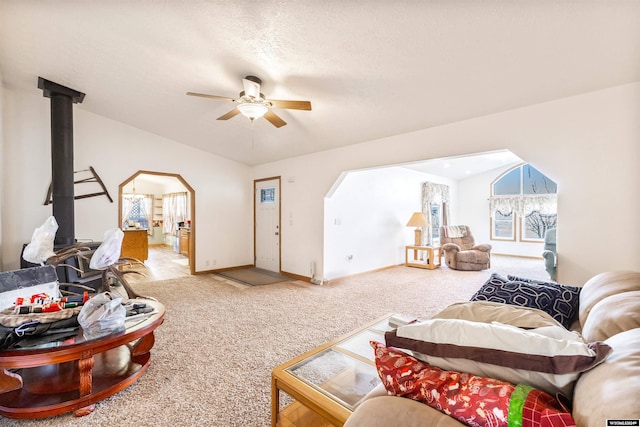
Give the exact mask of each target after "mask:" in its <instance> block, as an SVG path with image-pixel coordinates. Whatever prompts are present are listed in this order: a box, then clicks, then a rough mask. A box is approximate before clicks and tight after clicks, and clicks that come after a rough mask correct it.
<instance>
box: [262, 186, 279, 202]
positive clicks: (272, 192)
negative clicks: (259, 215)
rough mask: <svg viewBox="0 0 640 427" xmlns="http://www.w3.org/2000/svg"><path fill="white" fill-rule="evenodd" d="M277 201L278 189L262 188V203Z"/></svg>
mask: <svg viewBox="0 0 640 427" xmlns="http://www.w3.org/2000/svg"><path fill="white" fill-rule="evenodd" d="M275 201H276V189H275V188H274V187H271V188H261V189H260V203H275Z"/></svg>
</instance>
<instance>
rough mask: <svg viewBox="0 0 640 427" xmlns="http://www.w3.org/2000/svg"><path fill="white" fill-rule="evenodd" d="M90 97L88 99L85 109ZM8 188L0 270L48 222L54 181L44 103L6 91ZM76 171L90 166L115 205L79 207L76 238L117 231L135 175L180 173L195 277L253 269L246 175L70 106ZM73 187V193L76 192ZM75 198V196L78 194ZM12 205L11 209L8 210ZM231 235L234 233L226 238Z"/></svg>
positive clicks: (97, 202) (91, 201) (13, 264)
mask: <svg viewBox="0 0 640 427" xmlns="http://www.w3.org/2000/svg"><path fill="white" fill-rule="evenodd" d="M90 96H91V94H87V98H86V99H85V102H88V101H89V99H90ZM3 100H4V104H3V105H4V119H5V141H4V144H5V150H6V151H5V156H6V157H5V158H6V159H11V161H10V162H9V161H5V162H4V163H3V174H4V179H5V180H6V182H10V183H11V185H7V186H6V191H5V197H4V199H3V205H2V212H3V214H4V217H3V218H2V230H3V235H2V255H3V261H4V262H3V264H2V268H3V270H10V269H15V268H17V267H18V266H19V255H20V250H21V247H22V244H23V243H25V242H28V241H29V240H30V239H31V234H32V233H33V230H34V228H36V227H38V226H39V225H41V224H42V222H44V220H45V219H46V218H47V217H48V216H49V215H51V205H49V206H43V201H44V198H45V195H46V191H47V188H48V186H49V183H50V180H51V157H50V151H51V149H50V144H51V136H50V123H49V114H50V106H49V99H48V98H44V97H43V96H42V92H41V91H40V90H38V89H35V90H33V91H30V92H29V93H24V92H18V91H14V90H11V89H7V88H5V93H4V97H3ZM74 155H75V156H74V157H75V158H74V164H75V165H74V166H75V169H76V170H79V169H85V168H87V167H88V166H93V167H94V168H95V170H96V172H97V173H98V174H99V175H100V177H101V178H102V180H103V181H104V183H105V185H106V186H107V190H108V191H109V193H110V194H111V196H112V198H114V203H109V200H108V199H107V198H106V197H105V196H100V197H92V198H88V199H82V200H77V201H76V203H75V218H76V225H75V234H76V238H77V239H93V240H101V239H102V236H103V234H104V231H105V230H107V229H109V228H115V227H117V226H118V212H117V209H118V204H117V200H116V199H117V196H118V185H119V184H120V183H122V182H123V181H124V180H125V179H127V178H129V177H130V176H131V175H133V174H134V173H136V172H137V171H138V170H147V171H156V172H166V173H174V174H180V175H181V176H182V177H183V178H184V179H185V180H186V181H187V182H188V183H189V184H190V185H191V186H192V187H193V188H194V190H195V192H196V196H195V199H196V216H197V219H198V220H199V221H198V223H197V227H196V229H195V232H196V236H195V239H196V271H202V270H206V269H207V270H208V269H210V268H212V267H211V266H206V261H207V260H209V261H210V265H212V264H213V261H214V260H215V261H216V268H222V267H227V266H237V265H246V264H250V263H252V259H253V245H252V232H251V230H252V223H253V222H252V221H253V216H252V210H251V206H252V186H251V169H250V168H249V167H247V166H245V165H242V164H240V163H237V162H233V161H230V160H226V159H223V158H220V157H218V156H214V155H212V154H209V153H205V152H202V151H200V150H196V149H193V148H190V147H188V146H185V145H182V144H178V143H176V142H174V141H171V140H168V139H165V138H161V137H159V136H157V135H153V134H150V133H147V132H144V131H141V130H139V129H136V128H133V127H131V126H128V125H125V124H123V123H119V122H116V121H113V120H109V119H107V118H105V117H102V116H98V115H95V114H92V113H90V112H87V111H85V110H83V109H80V108H79V107H78V106H77V105H76V106H75V107H74ZM76 187H77V186H76ZM76 191H77V194H79V193H78V190H76ZM8 206H9V207H8ZM229 230H232V232H230V231H229Z"/></svg>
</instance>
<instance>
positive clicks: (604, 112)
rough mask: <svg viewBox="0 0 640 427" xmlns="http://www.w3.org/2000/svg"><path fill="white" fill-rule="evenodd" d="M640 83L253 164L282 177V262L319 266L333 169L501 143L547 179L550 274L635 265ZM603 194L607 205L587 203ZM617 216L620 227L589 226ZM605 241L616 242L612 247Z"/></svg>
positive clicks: (289, 266) (586, 274)
mask: <svg viewBox="0 0 640 427" xmlns="http://www.w3.org/2000/svg"><path fill="white" fill-rule="evenodd" d="M638 117H640V83H634V84H629V85H623V86H617V87H614V88H611V89H606V90H602V91H596V92H591V93H587V94H583V95H579V96H575V97H569V98H565V99H560V100H556V101H552V102H548V103H543V104H538V105H533V106H530V107H526V108H520V109H517V110H511V111H507V112H504V113H499V114H493V115H490V116H485V117H480V118H476V119H472V120H467V121H463V122H458V123H454V124H450V125H445V126H439V127H435V128H431V129H425V130H422V131H418V132H413V133H408V134H403V135H397V136H394V137H389V138H383V139H380V140H376V141H371V142H367V143H363V144H358V145H353V146H349V147H345V148H340V149H335V150H329V151H325V152H321V153H316V154H312V155H307V156H301V157H297V158H295V159H286V160H282V161H278V162H273V163H268V164H264V165H260V166H256V167H255V168H254V178H262V177H270V176H283V177H288V176H295V182H293V183H288V182H287V179H284V180H283V191H282V208H283V215H289V214H291V215H292V218H297V219H300V220H299V221H297V222H296V221H294V222H293V225H290V226H289V225H288V224H287V223H286V222H285V223H284V224H283V236H282V269H283V270H284V271H289V272H292V273H297V274H308V270H309V267H308V266H309V264H310V262H311V261H315V262H316V266H317V269H318V272H320V273H321V274H325V265H324V261H323V251H322V247H323V228H324V224H325V221H324V218H323V212H324V209H323V203H324V197H325V195H327V193H328V191H329V189H330V188H331V187H332V184H333V182H334V181H335V180H336V179H337V178H338V177H339V176H340V173H341V172H342V171H346V170H352V169H360V168H367V167H372V166H380V165H388V164H398V163H404V162H410V161H416V160H425V159H433V158H440V157H448V156H454V155H464V154H470V153H477V152H484V151H492V150H499V149H505V148H506V149H510V150H511V151H513V152H514V154H516V155H517V156H519V157H520V158H522V159H524V160H525V161H528V162H530V163H532V164H534V165H536V168H538V169H539V170H540V171H541V172H543V173H544V174H546V175H548V176H549V177H551V178H552V179H554V180H555V181H556V183H557V184H558V187H559V188H560V189H561V190H560V191H561V193H560V195H559V200H558V215H559V218H561V219H562V221H563V224H562V228H561V230H559V231H558V248H559V253H558V256H559V261H558V262H559V269H558V280H559V281H564V282H567V283H575V284H582V283H584V282H585V281H586V280H587V279H588V278H590V277H592V276H593V275H595V274H597V273H600V272H602V271H605V270H619V269H635V270H640V240H638V239H633V238H629V236H638V235H640V222H638V221H637V212H638V211H640V191H638V182H640V168H638V164H639V163H640V148H639V144H638V141H639V140H640V129H639V126H638V124H639V121H638ZM603 201H606V202H608V203H609V204H610V205H611V206H613V207H615V208H613V209H594V208H595V207H598V208H599V207H601V206H602V202H603ZM610 224H625V232H624V233H602V232H600V233H598V230H606V229H607V227H608V226H609V225H610ZM610 248H623V249H621V250H611V249H610Z"/></svg>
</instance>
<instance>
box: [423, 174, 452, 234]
mask: <svg viewBox="0 0 640 427" xmlns="http://www.w3.org/2000/svg"><path fill="white" fill-rule="evenodd" d="M448 203H449V186H448V185H445V184H436V183H435V182H428V181H427V182H423V183H422V213H424V215H425V216H426V217H427V219H428V220H429V225H430V226H429V227H426V228H427V232H426V233H424V230H423V233H422V240H423V242H422V244H426V245H427V246H429V245H431V244H433V233H432V229H431V227H432V226H433V224H432V222H433V220H432V218H431V207H432V205H440V206H441V208H440V209H441V212H442V224H441V225H447V224H449V209H448V206H447V205H448Z"/></svg>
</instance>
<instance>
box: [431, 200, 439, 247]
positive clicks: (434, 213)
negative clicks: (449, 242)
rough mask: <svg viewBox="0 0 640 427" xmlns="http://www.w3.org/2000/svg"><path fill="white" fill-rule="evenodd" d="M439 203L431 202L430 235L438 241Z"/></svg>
mask: <svg viewBox="0 0 640 427" xmlns="http://www.w3.org/2000/svg"><path fill="white" fill-rule="evenodd" d="M440 218H442V215H440V205H439V204H435V203H432V204H431V237H432V238H433V241H434V242H439V241H440V224H441V221H440Z"/></svg>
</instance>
